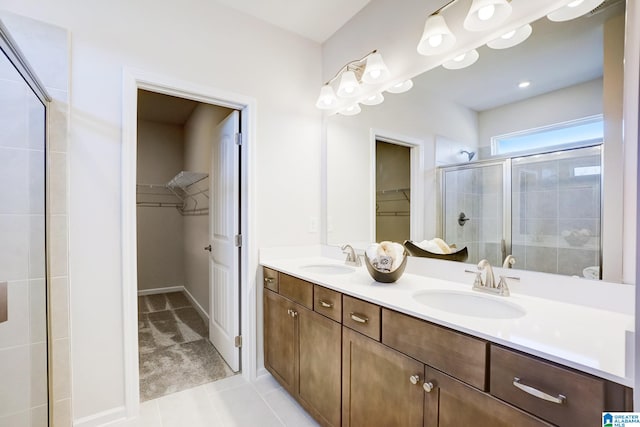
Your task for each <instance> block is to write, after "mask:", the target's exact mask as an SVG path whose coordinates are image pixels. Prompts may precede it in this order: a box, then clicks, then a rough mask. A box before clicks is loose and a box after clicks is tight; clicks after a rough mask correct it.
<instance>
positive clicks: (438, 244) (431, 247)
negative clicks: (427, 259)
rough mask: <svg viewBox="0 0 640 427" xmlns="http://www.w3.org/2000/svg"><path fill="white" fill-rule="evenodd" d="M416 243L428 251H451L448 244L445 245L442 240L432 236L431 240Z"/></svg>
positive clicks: (441, 252) (440, 252)
mask: <svg viewBox="0 0 640 427" xmlns="http://www.w3.org/2000/svg"><path fill="white" fill-rule="evenodd" d="M416 245H417V246H419V247H420V248H422V249H424V250H425V251H429V252H431V253H434V254H450V253H451V252H452V251H451V248H450V247H449V245H447V243H446V242H445V241H444V240H442V239H440V238H438V237H434V238H433V239H431V240H423V241H422V242H416Z"/></svg>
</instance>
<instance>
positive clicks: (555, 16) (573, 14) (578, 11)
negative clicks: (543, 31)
mask: <svg viewBox="0 0 640 427" xmlns="http://www.w3.org/2000/svg"><path fill="white" fill-rule="evenodd" d="M604 1H605V0H572V1H570V2H569V3H567V4H566V5H564V6H562V7H560V8H558V9H556V10H555V11H553V12H551V13H549V14H548V15H547V18H549V20H550V21H553V22H563V21H569V20H571V19H575V18H578V17H579V16H582V15H584V14H585V13H589V12H590V11H592V10H593V9H596V8H597V7H598V6H600V5H601V4H602V3H604Z"/></svg>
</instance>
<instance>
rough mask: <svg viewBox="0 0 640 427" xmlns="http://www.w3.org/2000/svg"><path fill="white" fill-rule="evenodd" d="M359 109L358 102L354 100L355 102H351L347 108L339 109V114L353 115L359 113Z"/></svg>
mask: <svg viewBox="0 0 640 427" xmlns="http://www.w3.org/2000/svg"><path fill="white" fill-rule="evenodd" d="M360 111H362V109H361V108H360V104H358V103H357V102H356V103H355V104H351V105H349V106H348V107H347V108H344V109H342V110H340V114H342V115H343V116H355V115H356V114H359V113H360Z"/></svg>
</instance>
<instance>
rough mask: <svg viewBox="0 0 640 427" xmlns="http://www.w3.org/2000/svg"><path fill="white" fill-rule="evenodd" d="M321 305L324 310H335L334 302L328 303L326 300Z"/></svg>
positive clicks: (321, 301)
mask: <svg viewBox="0 0 640 427" xmlns="http://www.w3.org/2000/svg"><path fill="white" fill-rule="evenodd" d="M320 305H321V306H323V307H324V308H333V303H332V302H326V301H324V300H320Z"/></svg>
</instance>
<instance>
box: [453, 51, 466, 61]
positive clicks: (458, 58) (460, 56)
mask: <svg viewBox="0 0 640 427" xmlns="http://www.w3.org/2000/svg"><path fill="white" fill-rule="evenodd" d="M466 56H467V54H466V53H463V54H462V55H458V56H456V57H455V58H453V60H454V61H456V62H460V61H462V60H464V58H465V57H466Z"/></svg>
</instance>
